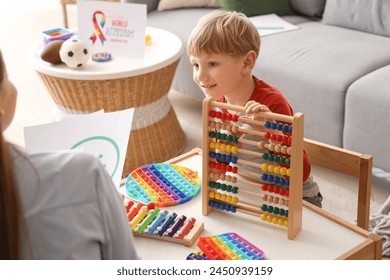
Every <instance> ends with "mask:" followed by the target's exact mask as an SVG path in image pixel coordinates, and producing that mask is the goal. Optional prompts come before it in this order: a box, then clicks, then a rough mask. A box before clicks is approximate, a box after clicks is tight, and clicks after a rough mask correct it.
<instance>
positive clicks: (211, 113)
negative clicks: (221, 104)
mask: <svg viewBox="0 0 390 280" xmlns="http://www.w3.org/2000/svg"><path fill="white" fill-rule="evenodd" d="M215 113H216V112H215V111H214V110H211V111H210V113H209V115H210V117H212V118H215Z"/></svg>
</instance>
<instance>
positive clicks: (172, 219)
mask: <svg viewBox="0 0 390 280" xmlns="http://www.w3.org/2000/svg"><path fill="white" fill-rule="evenodd" d="M124 206H125V209H126V213H127V218H128V220H129V226H130V229H131V231H132V232H133V234H134V235H136V236H143V237H148V238H153V239H158V240H164V241H169V242H174V243H180V244H184V245H185V246H188V247H191V246H192V244H194V242H195V241H196V239H197V238H198V237H199V236H200V234H201V233H202V232H203V230H204V224H203V223H198V222H197V221H196V219H195V218H187V217H186V216H185V215H178V214H177V213H175V212H169V211H168V210H165V209H160V208H155V204H154V203H149V204H147V205H146V204H142V203H139V202H134V201H132V200H129V201H128V202H126V203H125V205H124Z"/></svg>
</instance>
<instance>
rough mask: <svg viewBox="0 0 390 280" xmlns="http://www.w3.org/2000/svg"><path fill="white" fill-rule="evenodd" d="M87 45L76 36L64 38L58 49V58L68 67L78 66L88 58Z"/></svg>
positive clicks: (82, 64)
mask: <svg viewBox="0 0 390 280" xmlns="http://www.w3.org/2000/svg"><path fill="white" fill-rule="evenodd" d="M90 56H91V55H90V51H89V47H88V45H87V44H86V43H85V42H84V41H82V40H80V39H76V38H70V39H68V40H66V41H65V42H64V43H63V44H62V46H61V49H60V58H61V61H62V62H63V63H65V64H66V66H68V67H70V68H80V67H82V66H84V64H85V63H86V62H87V61H88V59H89V58H90Z"/></svg>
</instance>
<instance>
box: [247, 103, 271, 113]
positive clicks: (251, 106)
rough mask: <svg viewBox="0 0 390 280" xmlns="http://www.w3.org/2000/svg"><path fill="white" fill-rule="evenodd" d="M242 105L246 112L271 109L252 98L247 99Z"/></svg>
mask: <svg viewBox="0 0 390 280" xmlns="http://www.w3.org/2000/svg"><path fill="white" fill-rule="evenodd" d="M244 107H245V110H246V113H247V114H255V113H259V112H263V113H264V112H271V110H270V109H269V108H268V107H267V106H266V105H264V104H261V103H259V102H256V101H254V100H251V101H248V102H247V103H246V104H245V106H244Z"/></svg>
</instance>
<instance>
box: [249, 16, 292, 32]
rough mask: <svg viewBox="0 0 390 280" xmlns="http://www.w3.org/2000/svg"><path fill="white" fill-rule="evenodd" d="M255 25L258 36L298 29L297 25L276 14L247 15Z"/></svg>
mask: <svg viewBox="0 0 390 280" xmlns="http://www.w3.org/2000/svg"><path fill="white" fill-rule="evenodd" d="M249 19H250V20H251V21H252V22H253V24H254V25H255V26H256V28H257V30H258V31H259V33H260V36H262V37H263V36H267V35H271V34H276V33H280V32H286V31H291V30H296V29H299V26H296V25H293V24H291V23H289V22H287V21H285V20H284V19H282V18H281V17H279V16H278V15H276V14H269V15H261V16H254V17H249Z"/></svg>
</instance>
